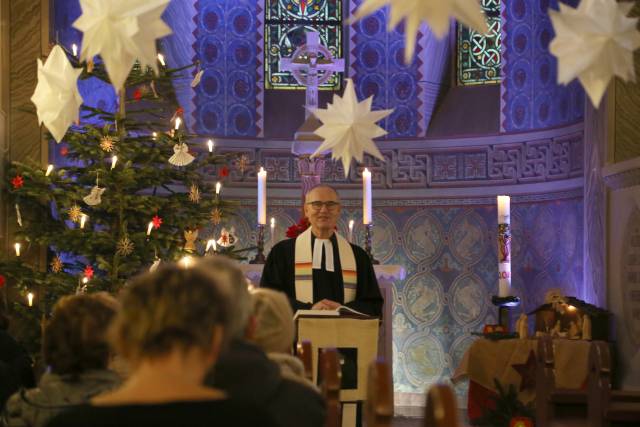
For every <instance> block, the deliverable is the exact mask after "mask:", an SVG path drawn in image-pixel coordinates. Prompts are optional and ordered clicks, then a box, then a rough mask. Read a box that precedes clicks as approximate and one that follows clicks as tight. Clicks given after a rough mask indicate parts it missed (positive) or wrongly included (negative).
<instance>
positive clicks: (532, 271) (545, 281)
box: [223, 199, 583, 395]
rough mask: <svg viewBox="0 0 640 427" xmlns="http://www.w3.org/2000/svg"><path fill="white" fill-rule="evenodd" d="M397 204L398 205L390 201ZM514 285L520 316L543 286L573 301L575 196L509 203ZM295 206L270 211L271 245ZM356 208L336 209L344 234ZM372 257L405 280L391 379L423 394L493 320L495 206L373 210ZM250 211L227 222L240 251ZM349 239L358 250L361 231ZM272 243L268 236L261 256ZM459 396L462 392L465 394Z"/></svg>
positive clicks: (538, 300)
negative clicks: (400, 271)
mask: <svg viewBox="0 0 640 427" xmlns="http://www.w3.org/2000/svg"><path fill="white" fill-rule="evenodd" d="M398 204H399V205H400V204H402V202H400V203H398ZM511 214H512V226H513V261H512V270H513V286H514V290H515V293H516V294H517V295H520V296H521V297H522V298H523V302H524V304H523V307H524V310H525V311H530V310H532V309H534V308H535V307H537V306H538V305H540V304H542V303H543V298H544V294H545V292H546V291H547V290H548V289H551V288H561V289H563V290H564V292H565V293H566V294H567V295H578V296H580V295H581V293H580V292H581V291H580V289H581V286H582V280H583V279H582V229H583V225H582V215H583V205H582V199H565V200H559V201H552V202H539V203H526V204H513V205H512V208H511ZM298 215H299V210H298V209H296V208H293V207H292V208H277V207H274V208H273V209H272V208H271V207H270V208H269V217H271V216H273V217H275V218H276V224H277V226H276V233H275V234H276V236H275V239H274V240H275V241H278V240H280V239H283V238H284V236H285V231H286V228H287V227H288V226H289V225H291V224H292V223H293V222H294V220H297V218H298ZM349 219H354V220H356V223H357V222H358V221H359V220H360V219H361V211H360V210H359V209H352V208H348V209H345V210H343V215H342V220H341V222H340V224H339V229H340V230H341V232H342V233H343V234H344V235H346V230H347V224H348V221H349ZM374 221H375V223H376V228H375V232H374V242H373V246H374V253H375V255H376V258H377V259H379V260H380V261H381V262H382V263H386V264H400V265H403V266H404V267H405V269H406V270H407V277H406V280H405V281H404V282H402V283H396V286H395V287H394V301H393V302H392V303H393V334H394V340H393V349H394V382H395V388H396V391H398V392H408V393H422V392H424V390H425V387H426V386H427V385H429V384H431V383H433V382H436V381H445V380H447V379H448V378H449V377H451V375H452V373H453V371H454V369H455V367H456V366H457V365H458V363H459V361H460V359H461V357H462V355H463V353H464V351H465V350H466V349H467V348H468V347H469V345H470V344H471V342H472V341H473V339H474V337H473V336H472V335H470V333H471V332H474V331H480V330H481V329H482V325H483V324H485V323H495V321H496V310H495V308H494V307H493V306H492V305H491V302H490V298H491V296H492V295H494V294H495V293H496V292H497V280H496V277H497V273H498V271H497V261H496V260H497V254H496V250H497V243H496V241H495V233H494V232H493V230H495V229H496V228H497V220H496V208H495V206H470V207H436V206H434V207H419V208H417V207H405V206H396V207H384V208H377V209H376V210H375V212H374ZM254 223H255V209H251V208H243V209H241V210H240V215H239V217H237V218H228V219H227V220H226V221H225V222H224V224H223V225H225V226H231V225H233V226H234V227H235V228H236V230H237V232H238V236H239V238H240V244H239V245H240V246H248V245H250V244H251V241H252V239H253V238H254V236H253V227H252V224H254ZM355 235H356V236H357V241H358V243H359V244H361V245H363V243H364V242H363V239H362V237H363V235H364V232H363V230H362V229H359V228H358V227H356V230H355ZM271 246H272V240H271V236H269V233H268V232H267V236H266V248H267V251H268V250H269V248H271ZM458 392H459V393H460V394H461V395H462V394H463V393H464V388H463V387H461V388H460V389H459V390H458Z"/></svg>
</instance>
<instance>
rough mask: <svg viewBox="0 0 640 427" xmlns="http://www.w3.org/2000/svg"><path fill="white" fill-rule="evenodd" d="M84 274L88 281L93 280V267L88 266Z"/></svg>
mask: <svg viewBox="0 0 640 427" xmlns="http://www.w3.org/2000/svg"><path fill="white" fill-rule="evenodd" d="M83 274H84V277H86V278H87V279H89V280H91V279H93V274H94V271H93V267H91V266H90V265H87V266H86V267H85V268H84V272H83Z"/></svg>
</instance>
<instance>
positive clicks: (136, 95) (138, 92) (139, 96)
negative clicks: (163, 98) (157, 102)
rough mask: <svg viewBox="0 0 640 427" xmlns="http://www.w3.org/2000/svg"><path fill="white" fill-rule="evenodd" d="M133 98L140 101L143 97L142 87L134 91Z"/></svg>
mask: <svg viewBox="0 0 640 427" xmlns="http://www.w3.org/2000/svg"><path fill="white" fill-rule="evenodd" d="M133 99H135V100H136V101H140V100H141V99H142V91H141V90H140V88H136V90H134V91H133Z"/></svg>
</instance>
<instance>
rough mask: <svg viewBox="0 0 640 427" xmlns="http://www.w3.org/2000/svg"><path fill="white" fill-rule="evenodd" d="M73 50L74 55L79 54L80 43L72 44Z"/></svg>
mask: <svg viewBox="0 0 640 427" xmlns="http://www.w3.org/2000/svg"><path fill="white" fill-rule="evenodd" d="M71 52H73V56H78V45H77V44H75V43H74V44H72V45H71Z"/></svg>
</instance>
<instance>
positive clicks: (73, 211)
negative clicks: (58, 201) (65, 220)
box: [69, 205, 82, 222]
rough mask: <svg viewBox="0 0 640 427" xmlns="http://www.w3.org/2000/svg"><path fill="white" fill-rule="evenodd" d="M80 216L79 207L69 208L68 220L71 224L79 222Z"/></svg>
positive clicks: (80, 210)
mask: <svg viewBox="0 0 640 427" xmlns="http://www.w3.org/2000/svg"><path fill="white" fill-rule="evenodd" d="M81 216H82V209H80V206H78V205H73V206H71V207H70V208H69V219H70V220H71V221H73V222H80V217H81Z"/></svg>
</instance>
